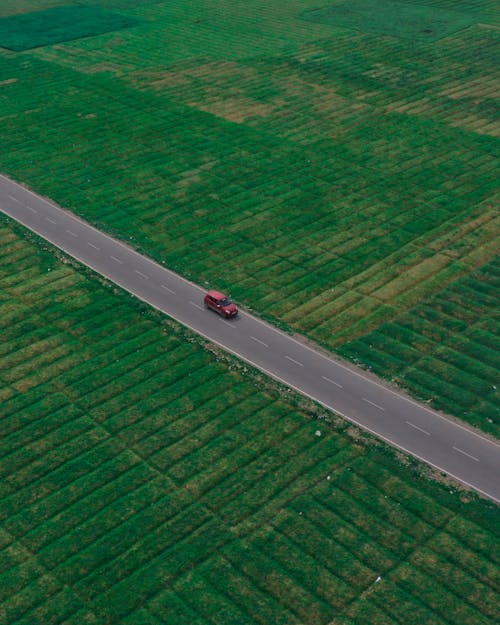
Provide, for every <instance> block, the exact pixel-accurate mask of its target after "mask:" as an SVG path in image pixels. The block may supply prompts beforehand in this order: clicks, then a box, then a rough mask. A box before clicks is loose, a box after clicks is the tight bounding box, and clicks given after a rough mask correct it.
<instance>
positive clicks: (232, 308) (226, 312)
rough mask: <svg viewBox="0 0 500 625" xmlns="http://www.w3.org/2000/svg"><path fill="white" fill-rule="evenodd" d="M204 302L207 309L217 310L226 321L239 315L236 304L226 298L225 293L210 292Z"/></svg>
mask: <svg viewBox="0 0 500 625" xmlns="http://www.w3.org/2000/svg"><path fill="white" fill-rule="evenodd" d="M204 302H205V308H211V309H212V310H215V312H217V313H219V315H222V316H223V317H225V318H226V319H229V318H230V317H235V316H236V315H237V314H238V308H237V307H236V304H235V303H234V302H232V301H231V300H230V299H229V298H228V297H226V296H225V295H224V293H219V291H209V292H208V293H207V294H206V295H205V299H204Z"/></svg>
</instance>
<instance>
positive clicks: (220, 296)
mask: <svg viewBox="0 0 500 625" xmlns="http://www.w3.org/2000/svg"><path fill="white" fill-rule="evenodd" d="M207 295H210V296H211V297H214V298H215V299H226V295H224V293H221V292H220V291H209V292H208V293H207Z"/></svg>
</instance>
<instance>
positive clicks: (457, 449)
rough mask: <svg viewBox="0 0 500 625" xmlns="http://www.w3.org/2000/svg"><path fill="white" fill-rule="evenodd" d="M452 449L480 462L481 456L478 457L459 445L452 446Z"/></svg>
mask: <svg viewBox="0 0 500 625" xmlns="http://www.w3.org/2000/svg"><path fill="white" fill-rule="evenodd" d="M452 449H454V450H455V451H458V453H459V454H463V455H464V456H467V458H470V459H471V460H475V461H476V462H479V458H476V456H471V454H468V453H467V452H466V451H464V450H463V449H460V448H458V447H452Z"/></svg>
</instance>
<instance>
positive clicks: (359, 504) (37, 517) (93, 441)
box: [0, 218, 500, 625]
mask: <svg viewBox="0 0 500 625" xmlns="http://www.w3.org/2000/svg"><path fill="white" fill-rule="evenodd" d="M44 248H47V246H46V245H45V244H42V243H39V242H37V243H35V242H33V241H30V240H29V238H28V237H26V235H25V233H24V231H23V230H22V229H21V228H20V227H19V226H13V225H12V223H11V222H10V221H8V220H7V219H6V218H2V219H0V261H1V262H0V333H1V336H2V343H1V345H0V400H1V406H2V419H1V420H0V475H1V480H0V623H1V625H49V624H55V623H64V624H65V625H85V624H89V625H90V624H92V625H101V624H102V625H113V624H116V625H118V624H119V625H182V624H184V623H185V624H186V625H222V624H223V625H231V624H234V625H250V624H255V625H259V624H260V625H270V624H271V623H272V624H273V625H280V624H281V625H294V624H296V625H303V624H305V623H307V625H327V624H329V625H332V624H333V625H362V624H363V625H364V624H366V623H370V625H397V624H401V625H421V624H422V623H426V624H428V625H438V624H439V625H452V624H453V625H454V624H456V623H460V624H461V625H493V624H494V623H496V622H498V618H499V617H500V612H499V607H498V605H499V604H498V596H499V592H500V573H499V571H500V566H499V565H500V543H499V539H498V537H499V535H500V534H499V530H500V523H499V521H500V519H499V516H498V508H497V507H495V506H494V504H490V503H488V502H485V501H484V500H482V501H481V500H479V499H478V498H476V496H475V495H474V494H468V493H465V492H463V491H460V490H457V487H456V485H454V484H452V483H446V482H438V481H435V480H431V479H429V477H426V475H425V474H426V473H428V469H426V468H425V467H422V466H421V465H419V464H418V463H416V462H414V461H411V460H409V459H402V458H400V457H399V456H398V454H397V453H396V452H394V451H393V450H391V449H389V448H388V447H386V446H385V445H383V444H382V443H377V442H375V441H374V440H372V439H369V438H368V437H366V436H364V435H362V434H361V433H360V432H358V431H356V430H355V428H353V427H352V426H349V425H348V424H346V423H345V422H344V421H342V420H340V419H336V418H335V417H334V416H333V415H330V416H329V417H326V415H325V414H324V411H323V410H322V409H321V408H319V407H317V406H314V405H313V404H311V403H310V402H307V401H305V400H303V399H301V398H299V397H298V396H296V395H295V394H293V393H290V392H284V391H283V389H280V387H279V386H278V385H276V384H275V383H273V382H267V381H266V380H265V378H263V377H262V376H261V375H260V374H258V373H257V372H254V371H249V370H248V369H247V368H246V367H243V366H242V365H240V364H238V362H237V361H235V360H234V359H232V358H229V357H227V356H224V355H223V354H222V353H219V352H218V351H217V350H214V348H213V347H212V346H210V345H206V344H204V342H203V340H202V339H200V338H197V337H195V336H193V335H191V334H189V333H188V331H187V330H184V329H182V328H181V327H180V326H178V325H176V324H174V323H172V322H170V321H168V320H166V318H161V317H160V315H159V314H157V313H154V312H152V311H151V310H149V309H148V308H147V307H146V306H144V305H142V304H140V303H139V302H137V301H134V300H132V299H131V298H130V297H129V296H128V295H127V294H125V293H122V292H120V291H118V290H117V289H115V288H113V287H112V286H106V285H104V284H101V283H100V282H99V281H98V280H97V279H96V278H95V277H91V276H90V275H87V273H88V274H90V272H87V273H86V271H85V270H83V269H81V268H79V269H76V268H75V267H73V265H72V264H71V263H68V262H67V261H66V262H61V260H59V259H58V257H57V255H56V254H54V253H53V250H51V249H44ZM318 433H319V434H320V435H318ZM379 578H380V579H379ZM377 580H378V581H377Z"/></svg>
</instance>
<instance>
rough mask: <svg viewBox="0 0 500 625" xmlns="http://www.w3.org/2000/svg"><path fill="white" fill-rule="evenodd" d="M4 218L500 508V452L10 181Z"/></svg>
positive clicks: (2, 191)
mask: <svg viewBox="0 0 500 625" xmlns="http://www.w3.org/2000/svg"><path fill="white" fill-rule="evenodd" d="M0 210H1V211H2V212H4V213H5V214H6V215H8V216H9V217H11V218H13V219H15V220H16V221H18V222H19V223H21V224H23V225H24V226H26V227H27V228H29V229H30V230H32V231H33V232H35V233H37V234H38V235H40V236H41V237H43V238H44V239H46V240H47V241H50V242H51V243H53V244H54V245H56V246H57V247H58V248H60V249H61V250H63V251H64V252H66V253H67V254H68V255H70V256H72V257H74V258H75V259H77V260H78V261H80V262H82V263H83V264H85V265H87V266H88V267H90V268H92V269H93V270H94V271H96V272H98V273H99V274H102V275H103V276H105V277H106V278H108V279H109V280H110V281H112V282H114V283H116V284H117V285H119V286H121V287H122V288H124V289H125V290H127V291H128V292H129V293H132V294H133V295H135V296H136V297H138V298H140V299H141V300H143V301H145V302H147V303H149V304H151V305H152V306H154V307H155V308H157V309H159V310H161V311H162V312H164V313H165V314H167V315H169V316H170V317H172V318H174V319H176V320H177V321H179V322H180V323H182V324H184V325H185V326H187V327H189V328H191V329H192V330H193V331H194V332H197V333H198V334H201V335H202V336H204V337H206V338H208V339H210V340H211V341H213V342H214V343H217V344H218V345H220V346H221V347H223V348H224V349H225V350H227V351H229V352H231V353H233V354H235V355H236V356H238V357H239V358H241V359H243V360H245V361H247V362H248V363H250V364H252V365H254V366H255V367H257V368H259V369H261V370H262V371H264V372H265V373H267V374H269V375H270V376H272V377H273V378H275V379H277V380H279V381H281V382H283V383H284V384H286V385H288V386H290V387H291V388H293V389H295V390H297V391H299V392H300V393H303V394H304V395H307V396H308V397H310V398H312V399H314V400H316V401H318V402H320V403H321V404H323V405H324V406H325V407H326V408H329V409H331V410H333V411H335V412H336V413H338V414H340V415H342V416H343V417H345V418H346V419H348V420H349V421H351V422H353V423H355V424H357V425H359V426H360V427H361V428H363V429H365V430H367V431H368V432H371V433H372V434H375V435H376V436H378V437H379V438H381V439H383V440H385V441H386V442H388V443H390V444H391V445H394V446H395V447H398V448H399V449H401V450H403V451H405V452H407V453H409V454H412V455H413V456H415V457H416V458H419V459H420V460H423V461H424V462H427V463H428V464H430V465H431V466H433V467H434V468H436V469H439V470H440V471H442V472H443V473H446V474H447V475H449V476H451V477H454V478H455V479H457V480H458V481H460V482H462V483H463V484H464V485H466V486H468V487H470V488H473V489H475V490H476V491H478V492H479V493H481V494H482V495H484V496H486V497H488V498H490V499H493V500H494V501H496V502H498V503H500V445H499V443H497V442H494V441H492V440H490V439H488V438H487V437H486V436H484V435H482V434H481V433H480V432H478V431H474V430H472V429H471V428H469V427H467V426H465V425H462V424H460V423H457V422H456V421H455V420H453V419H452V418H449V417H446V416H444V415H441V414H439V413H438V412H436V411H434V410H432V409H430V408H429V407H427V406H424V405H421V404H419V403H417V402H415V401H414V400H412V399H410V398H408V397H406V396H405V395H404V394H402V393H400V392H399V391H397V390H396V389H393V388H390V387H389V386H388V385H387V384H385V383H383V382H381V381H380V380H378V379H377V378H375V377H374V376H371V375H370V374H367V373H365V372H363V371H362V370H358V369H355V368H354V367H351V366H348V365H346V364H344V363H341V362H336V361H335V360H334V359H333V357H328V356H325V355H323V354H322V353H320V352H319V351H316V350H314V349H312V348H311V347H309V346H307V345H305V344H303V343H301V342H299V341H297V340H295V339H294V338H292V337H291V336H289V335H287V334H285V333H283V332H281V331H279V330H277V329H275V328H274V327H272V326H271V325H269V324H268V323H266V322H264V321H261V320H259V319H257V318H256V317H254V316H252V315H250V314H248V313H246V312H244V311H242V312H241V313H240V315H239V316H238V317H236V318H235V319H232V320H230V321H226V320H225V319H222V318H221V317H219V316H217V315H216V314H215V313H213V312H211V311H207V310H205V308H204V306H203V294H204V291H203V290H202V289H201V288H200V287H199V286H197V285H195V284H193V283H191V282H189V281H187V280H185V279H184V278H181V277H180V276H178V275H177V274H175V273H173V272H172V271H169V270H168V269H165V268H164V267H162V266H161V265H160V264H158V263H156V262H153V261H152V260H150V259H148V258H146V257H144V256H142V255H141V254H138V253H137V252H135V251H134V250H133V249H132V248H130V247H129V246H128V245H127V244H125V243H123V242H121V241H118V240H116V239H113V238H112V237H110V236H108V235H106V234H104V233H103V232H100V231H99V230H96V229H95V228H94V227H92V226H90V225H89V224H87V223H86V222H84V221H83V220H81V219H79V218H78V217H76V216H75V215H73V214H72V213H70V212H68V211H65V210H63V209H61V208H59V207H57V206H56V205H54V204H53V203H52V202H50V201H48V200H46V199H44V198H41V197H40V196H37V195H36V194H34V193H32V192H31V191H28V190H27V189H25V188H24V187H22V186H20V185H19V184H17V183H15V182H14V181H12V180H10V179H9V178H7V177H5V176H1V175H0Z"/></svg>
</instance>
